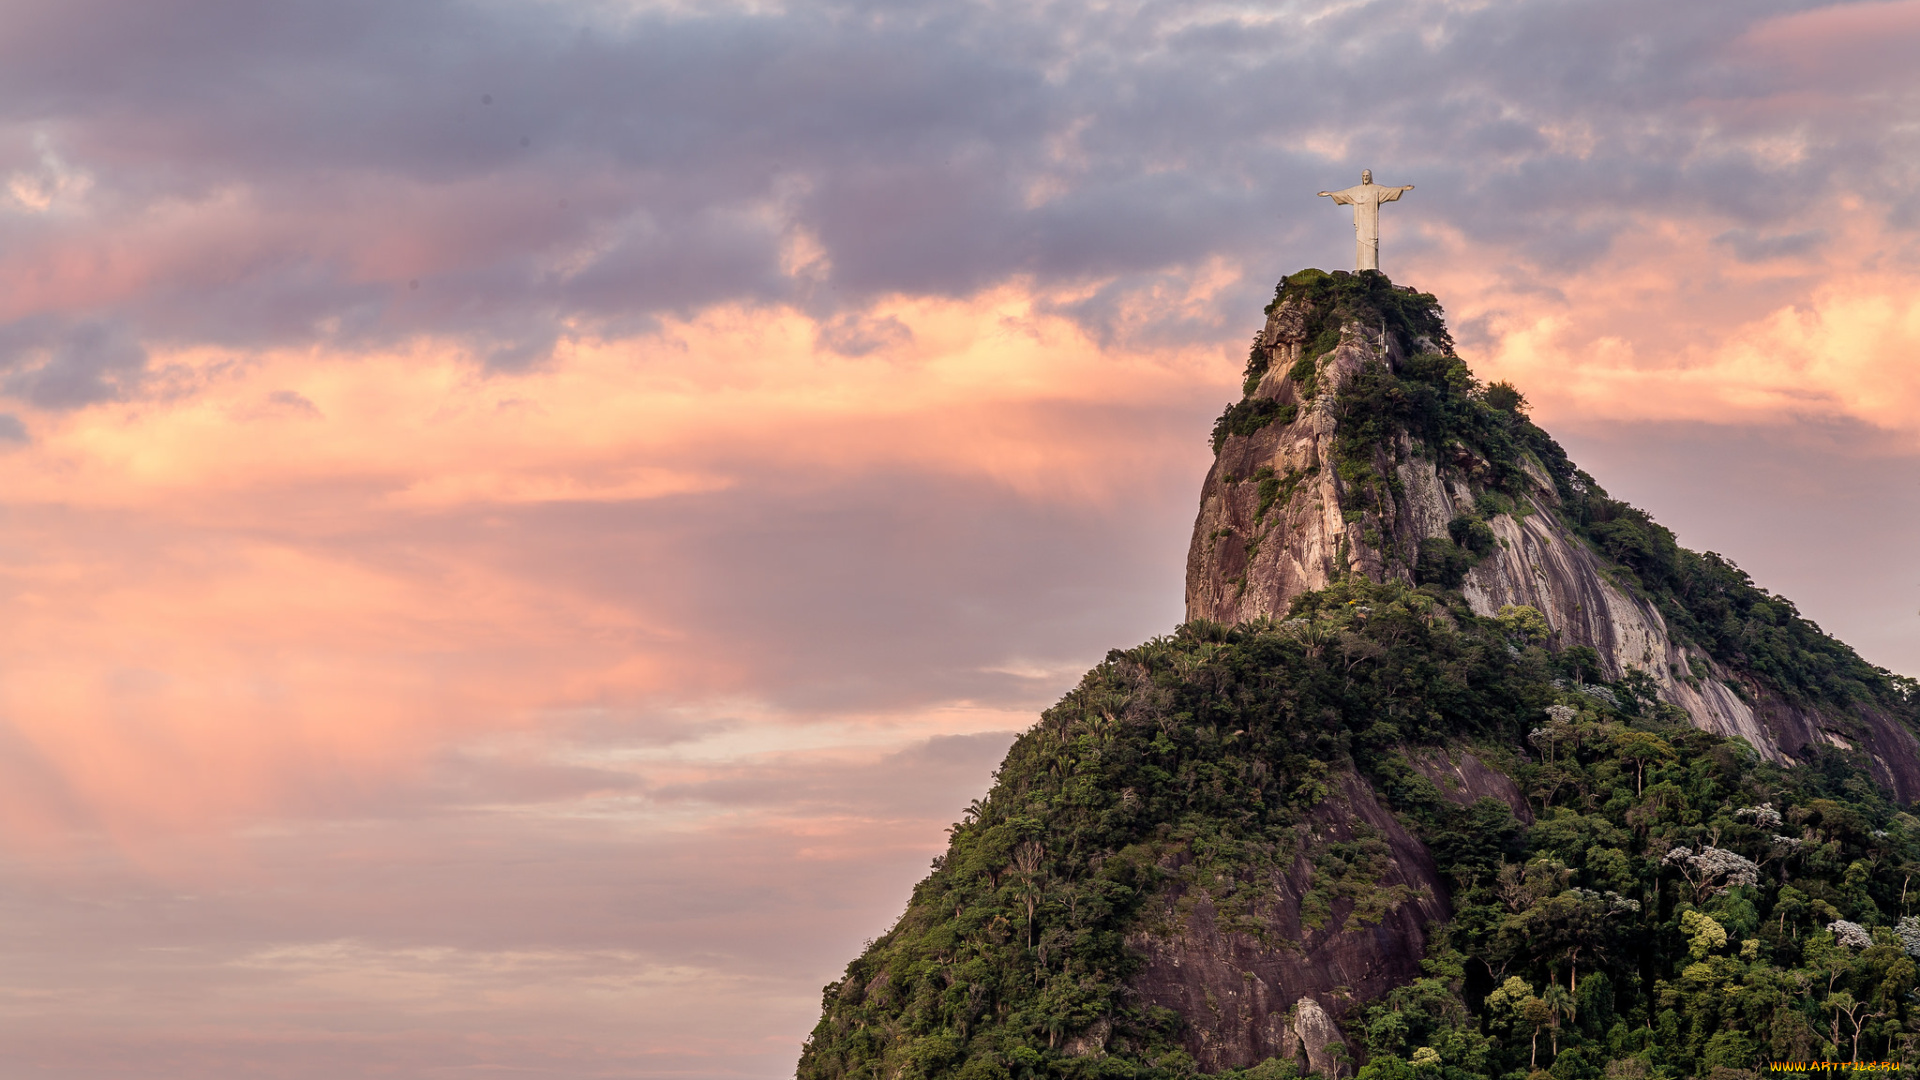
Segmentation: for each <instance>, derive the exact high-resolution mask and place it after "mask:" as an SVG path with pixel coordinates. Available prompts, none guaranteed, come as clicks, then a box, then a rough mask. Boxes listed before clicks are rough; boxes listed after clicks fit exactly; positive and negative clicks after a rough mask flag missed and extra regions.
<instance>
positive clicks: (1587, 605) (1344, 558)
mask: <svg viewBox="0 0 1920 1080" xmlns="http://www.w3.org/2000/svg"><path fill="white" fill-rule="evenodd" d="M1337 280H1338V279H1337V278H1336V277H1335V276H1334V275H1319V273H1318V272H1317V271H1309V272H1306V273H1305V274H1302V275H1295V278H1294V279H1292V280H1291V281H1290V282H1288V283H1283V285H1282V287H1281V289H1280V290H1279V295H1278V296H1276V298H1275V302H1274V304H1273V305H1272V307H1271V308H1270V309H1269V312H1268V317H1267V322H1266V325H1265V327H1263V328H1262V330H1261V332H1260V334H1259V335H1258V337H1256V339H1255V342H1254V350H1253V357H1252V360H1251V361H1250V363H1249V387H1250V388H1249V391H1248V393H1247V396H1246V399H1245V400H1244V401H1243V402H1242V403H1241V404H1240V405H1239V406H1236V408H1240V409H1242V410H1243V412H1244V413H1245V414H1247V415H1252V416H1256V417H1267V418H1271V420H1270V422H1268V423H1266V424H1264V425H1263V426H1260V427H1257V428H1254V427H1251V425H1249V424H1245V423H1244V422H1243V424H1242V425H1241V426H1242V429H1243V430H1244V432H1245V433H1239V432H1235V431H1233V430H1231V429H1229V430H1226V431H1224V432H1222V433H1221V435H1222V438H1221V440H1220V445H1219V446H1218V448H1217V455H1216V459H1215V461H1214V465H1213V468H1212V469H1211V470H1210V471H1209V472H1208V474H1207V480H1206V484H1205V486H1204V488H1203V489H1202V494H1201V505H1200V514H1199V518H1198V519H1197V520H1196V521H1195V522H1194V528H1193V541H1192V545H1191V547H1190V548H1189V553H1188V556H1187V618H1188V619H1210V620H1213V621H1215V622H1222V623H1229V624H1231V623H1237V622H1242V621H1245V620H1247V619H1253V618H1259V617H1262V616H1271V615H1275V614H1280V613H1284V612H1285V611H1286V610H1287V605H1288V604H1289V603H1290V602H1291V601H1292V599H1293V598H1294V597H1296V596H1298V595H1300V594H1301V593H1303V592H1308V591H1311V590H1315V589H1323V588H1325V587H1326V586H1327V585H1328V584H1330V583H1332V582H1334V581H1336V580H1339V579H1340V578H1341V577H1343V576H1345V575H1347V574H1350V573H1357V574H1365V575H1366V576H1368V577H1370V578H1373V579H1375V580H1385V579H1399V580H1403V581H1412V580H1414V579H1415V578H1416V576H1418V574H1419V566H1418V563H1419V556H1420V551H1421V546H1422V543H1423V542H1425V541H1432V540H1439V541H1449V540H1450V539H1451V537H1450V533H1449V526H1450V525H1452V524H1453V523H1455V522H1458V521H1462V520H1470V521H1471V520H1478V521H1480V522H1484V525H1485V527H1486V528H1487V529H1488V530H1489V531H1490V534H1491V536H1490V540H1489V542H1488V545H1487V550H1486V552H1485V554H1484V557H1482V558H1480V559H1479V560H1478V561H1477V562H1476V563H1475V565H1473V566H1472V567H1471V568H1470V569H1468V570H1466V572H1465V576H1464V579H1463V580H1461V581H1460V583H1459V588H1460V591H1461V592H1462V594H1463V595H1465V596H1466V598H1467V600H1468V602H1469V603H1470V604H1471V605H1472V606H1473V609H1474V610H1475V611H1476V612H1478V613H1480V614H1482V615H1492V614H1494V613H1496V612H1498V611H1499V610H1500V609H1501V608H1503V607H1506V606H1509V605H1525V606H1528V607H1532V608H1534V609H1535V610H1537V611H1539V612H1540V613H1541V614H1542V615H1543V616H1544V617H1545V618H1546V620H1547V623H1548V625H1549V626H1550V627H1551V628H1552V629H1553V631H1554V634H1555V635H1556V641H1557V643H1559V644H1564V645H1583V646H1587V647H1590V648H1592V649H1594V650H1595V651H1596V652H1597V653H1598V655H1599V661H1600V665H1601V670H1602V672H1603V674H1604V675H1605V677H1606V678H1608V679H1618V678H1621V677H1622V676H1624V675H1626V674H1627V673H1628V672H1629V671H1633V670H1639V671H1643V672H1645V673H1646V674H1647V675H1648V676H1649V677H1651V678H1652V679H1653V680H1654V682H1655V684H1656V685H1658V687H1659V694H1660V697H1661V699H1662V700H1664V701H1668V702H1671V703H1673V704H1675V705H1677V706H1679V707H1680V708H1682V709H1684V710H1686V713H1687V715H1688V716H1689V717H1690V718H1691V719H1692V721H1693V723H1694V724H1696V725H1698V726H1699V727H1701V728H1704V729H1706V730H1708V731H1714V732H1718V733H1720V734H1722V735H1726V736H1729V737H1738V738H1741V739H1745V740H1746V741H1747V742H1748V743H1749V744H1750V745H1752V746H1753V748H1754V749H1755V750H1756V751H1758V752H1759V753H1760V755H1761V756H1762V757H1764V758H1766V759H1767V760H1769V761H1773V762H1777V763H1787V762H1790V761H1793V760H1795V759H1796V758H1797V757H1799V756H1801V755H1803V754H1804V753H1805V752H1806V750H1807V748H1808V747H1809V746H1812V745H1820V744H1826V745H1832V746H1839V747H1848V748H1850V747H1853V746H1856V745H1858V746H1860V747H1862V748H1863V749H1865V750H1866V752H1867V753H1868V754H1869V755H1870V756H1871V758H1872V760H1873V762H1874V765H1875V769H1876V772H1877V773H1878V778H1879V779H1880V780H1881V782H1883V783H1885V784H1886V785H1888V786H1889V787H1891V788H1892V790H1893V791H1894V792H1895V793H1896V794H1897V796H1898V797H1899V798H1900V799H1901V800H1902V801H1903V802H1910V801H1912V800H1913V799H1915V798H1916V797H1920V743H1917V742H1916V741H1915V738H1914V736H1913V734H1912V732H1911V731H1909V730H1907V729H1906V728H1905V727H1904V726H1902V725H1900V724H1897V723H1892V722H1890V719H1889V717H1888V716H1887V714H1886V711H1885V710H1884V709H1879V708H1875V707H1873V706H1872V705H1871V704H1857V705H1856V704H1855V703H1848V705H1847V706H1843V707H1841V708H1827V709H1820V708H1816V707H1809V706H1808V705H1807V704H1806V703H1804V702H1801V701H1795V700H1793V699H1790V698H1788V697H1786V696H1785V695H1783V694H1782V693H1780V692H1779V691H1778V690H1777V689H1776V688H1773V687H1769V686H1768V685H1766V684H1765V683H1764V682H1763V681H1761V680H1757V679H1754V678H1752V677H1751V675H1750V674H1749V673H1739V672H1736V671H1734V670H1731V669H1730V668H1729V667H1728V666H1727V665H1726V664H1724V663H1722V662H1720V661H1719V660H1717V659H1716V658H1715V657H1714V656H1712V655H1711V654H1710V653H1709V652H1708V651H1707V650H1706V649H1705V648H1702V647H1701V646H1700V645H1698V644H1695V643H1689V642H1686V641H1683V640H1680V639H1677V638H1676V637H1675V636H1674V635H1673V634H1672V633H1670V632H1669V630H1668V627H1667V624H1666V620H1665V619H1664V618H1663V617H1662V616H1661V613H1660V611H1659V609H1658V608H1657V606H1656V605H1655V604H1654V603H1653V602H1652V601H1651V600H1650V599H1648V598H1647V596H1646V594H1645V591H1644V588H1643V587H1641V586H1640V583H1638V582H1623V581H1622V577H1623V575H1622V574H1620V573H1619V569H1620V568H1618V567H1616V566H1614V565H1612V564H1610V563H1609V561H1608V560H1607V559H1606V558H1605V556H1604V555H1603V554H1601V553H1600V552H1599V551H1597V550H1596V548H1595V546H1594V545H1593V544H1592V543H1591V542H1589V541H1587V540H1585V539H1583V538H1582V537H1580V536H1579V535H1577V534H1576V532H1575V531H1574V529H1573V528H1572V527H1571V526H1570V525H1569V524H1568V522H1567V521H1566V520H1565V518H1564V517H1563V516H1562V515H1561V514H1560V513H1556V511H1558V510H1560V509H1561V508H1562V499H1561V495H1560V491H1559V488H1558V486H1557V485H1556V483H1555V481H1554V478H1553V477H1552V476H1551V475H1550V474H1549V471H1548V467H1547V465H1546V464H1545V463H1543V462H1542V461H1541V460H1540V459H1539V457H1538V456H1537V455H1536V454H1535V453H1533V452H1530V451H1526V450H1522V451H1521V453H1520V454H1518V455H1517V456H1516V458H1515V460H1514V461H1513V462H1512V464H1513V465H1514V466H1516V468H1513V469H1511V470H1509V472H1508V475H1507V476H1505V477H1499V476H1497V475H1496V470H1495V469H1494V468H1493V463H1491V462H1489V461H1488V460H1487V459H1486V458H1484V457H1482V456H1481V455H1480V454H1479V453H1477V452H1476V451H1475V450H1474V449H1472V448H1470V447H1469V446H1467V445H1464V444H1462V443H1461V442H1459V441H1457V440H1448V441H1446V442H1443V443H1442V444H1440V445H1421V444H1417V443H1416V441H1415V439H1414V437H1413V436H1412V435H1410V434H1409V433H1407V432H1404V431H1400V432H1394V433H1393V434H1392V436H1391V437H1390V438H1388V439H1385V440H1380V441H1376V442H1371V443H1369V444H1367V445H1365V446H1363V447H1361V448H1360V451H1361V452H1360V453H1359V454H1358V455H1355V454H1352V453H1349V454H1348V455H1347V458H1348V460H1347V461H1346V465H1347V466H1348V467H1347V468H1345V469H1344V470H1343V469H1342V467H1341V466H1342V460H1341V458H1342V452H1341V449H1340V446H1339V443H1340V441H1341V440H1340V432H1341V424H1340V418H1339V416H1338V411H1339V405H1340V402H1341V394H1342V391H1344V390H1346V389H1347V388H1348V387H1350V386H1351V385H1352V384H1353V383H1354V381H1355V379H1356V378H1358V377H1360V376H1361V375H1362V373H1363V372H1365V371H1367V370H1368V367H1369V365H1379V366H1380V367H1382V368H1384V369H1386V370H1388V371H1394V370H1396V369H1399V368H1401V367H1404V366H1405V365H1406V363H1407V361H1408V357H1409V351H1410V350H1414V351H1424V352H1426V353H1427V354H1428V355H1433V354H1435V353H1436V352H1440V351H1445V352H1451V349H1450V346H1449V345H1448V344H1445V342H1446V337H1445V331H1444V329H1443V328H1442V327H1440V326H1439V325H1438V324H1437V321H1429V320H1428V319H1426V318H1424V317H1423V316H1425V314H1426V312H1427V311H1428V310H1430V309H1428V308H1426V306H1425V305H1424V304H1423V303H1422V298H1421V297H1419V295H1418V294H1411V293H1409V292H1408V291H1406V290H1402V289H1396V288H1395V287H1394V286H1392V285H1391V284H1390V283H1389V282H1387V280H1386V279H1385V278H1384V277H1381V276H1380V275H1377V274H1376V275H1367V276H1366V277H1364V278H1360V277H1355V278H1351V279H1349V281H1351V282H1352V283H1353V284H1356V285H1363V286H1364V287H1363V288H1358V289H1351V288H1350V289H1347V290H1336V289H1334V288H1318V289H1316V288H1315V287H1314V286H1317V285H1321V284H1322V283H1323V282H1329V281H1337ZM1343 291H1344V292H1346V293H1347V295H1346V296H1341V295H1338V293H1339V292H1343ZM1354 294H1358V295H1357V296H1356V295H1354ZM1429 299H1430V298H1429ZM1356 301H1357V302H1356ZM1370 301H1371V303H1369V302H1370ZM1382 301H1386V302H1385V303H1382ZM1382 307H1384V308H1385V309H1386V312H1387V314H1386V315H1385V316H1382V315H1381V314H1380V313H1379V309H1380V308H1382ZM1409 307H1410V308H1412V315H1413V318H1411V319H1409V318H1407V317H1405V316H1404V315H1403V316H1402V317H1401V318H1400V319H1398V320H1392V318H1391V316H1392V315H1393V314H1398V313H1399V312H1400V311H1402V310H1404V309H1407V308H1409ZM1374 318H1378V319H1380V320H1381V321H1380V322H1379V323H1378V324H1373V323H1372V319H1374ZM1389 321H1397V322H1398V323H1399V324H1400V326H1399V332H1398V333H1396V332H1395V331H1394V328H1391V327H1389V326H1388V323H1389ZM1316 330H1317V331H1318V338H1319V340H1318V341H1317V342H1316V341H1314V340H1310V339H1311V338H1312V337H1313V336H1314V332H1315V331H1316ZM1423 331H1424V332H1423ZM1436 336H1437V337H1439V339H1440V340H1439V341H1438V342H1436V341H1435V340H1434V337H1436ZM1316 345H1317V347H1316ZM1268 403H1271V405H1272V406H1276V407H1275V408H1271V409H1265V410H1262V409H1258V408H1248V406H1259V405H1266V404H1268ZM1249 429H1250V430H1249ZM1556 449H1557V448H1556ZM1356 458H1357V459H1358V460H1355V459H1356ZM1356 466H1357V467H1356ZM1501 480H1505V481H1506V482H1505V483H1504V484H1502V483H1501V482H1500V481H1501ZM1502 488H1505V491H1502V490H1501V489H1502ZM1276 491H1277V492H1278V496H1279V497H1276ZM1489 491H1491V492H1492V493H1493V496H1494V497H1493V498H1492V499H1488V498H1487V496H1488V493H1489ZM1458 528H1459V527H1458V526H1455V531H1458ZM1624 576H1628V577H1630V575H1624Z"/></svg>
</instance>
